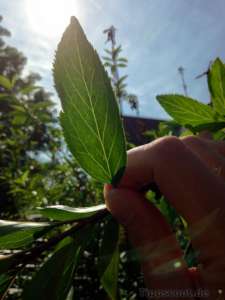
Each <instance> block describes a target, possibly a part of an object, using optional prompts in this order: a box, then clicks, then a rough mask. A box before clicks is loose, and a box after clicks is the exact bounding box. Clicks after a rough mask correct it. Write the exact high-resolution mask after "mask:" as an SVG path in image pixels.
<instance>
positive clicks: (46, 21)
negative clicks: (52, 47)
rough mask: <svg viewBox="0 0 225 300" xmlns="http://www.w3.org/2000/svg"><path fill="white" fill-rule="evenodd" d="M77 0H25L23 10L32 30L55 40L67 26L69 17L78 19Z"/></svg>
mask: <svg viewBox="0 0 225 300" xmlns="http://www.w3.org/2000/svg"><path fill="white" fill-rule="evenodd" d="M78 1H79V0H25V5H26V7H25V9H26V14H27V18H28V21H29V25H30V26H31V28H32V30H33V31H35V32H38V33H39V34H41V35H43V36H45V37H46V38H49V39H51V38H55V37H56V36H58V35H59V34H61V33H62V31H63V30H64V29H65V27H66V26H67V25H68V23H69V20H70V17H71V16H72V15H75V16H77V17H78V18H79V16H80V13H81V11H80V9H79V3H78Z"/></svg>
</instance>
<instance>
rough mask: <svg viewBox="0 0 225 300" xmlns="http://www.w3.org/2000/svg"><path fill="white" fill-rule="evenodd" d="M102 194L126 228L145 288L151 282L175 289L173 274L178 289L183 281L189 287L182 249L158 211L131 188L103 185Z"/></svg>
mask: <svg viewBox="0 0 225 300" xmlns="http://www.w3.org/2000/svg"><path fill="white" fill-rule="evenodd" d="M104 195H105V201H106V206H107V208H108V210H109V211H110V212H111V213H112V215H113V216H114V217H115V218H116V219H117V221H118V222H119V223H121V224H122V225H123V226H124V227H125V228H126V230H127V233H128V237H129V239H130V241H131V243H132V244H133V246H134V247H135V248H136V249H137V251H138V253H139V256H140V259H141V263H142V269H143V272H144V276H145V281H146V284H147V286H148V285H149V284H148V283H149V282H151V287H152V286H154V287H157V288H158V287H160V288H162V287H163V288H167V287H168V288H171V287H176V285H177V276H176V275H175V276H174V274H175V273H176V274H177V275H178V273H179V272H180V274H179V282H180V283H179V287H181V284H182V283H181V282H182V281H183V286H184V287H190V285H191V283H190V277H189V275H188V269H187V266H186V264H185V262H184V260H183V259H182V252H181V249H180V247H179V245H178V243H177V240H176V238H175V236H174V234H173V233H172V230H171V228H170V226H169V224H168V223H167V222H166V220H165V218H164V217H163V216H162V214H161V213H160V212H159V210H158V209H157V208H156V207H154V206H153V204H152V203H150V201H148V200H146V199H145V197H144V196H143V195H142V194H141V193H138V192H136V191H133V190H131V189H123V188H118V189H116V188H112V186H109V185H106V186H105V188H104ZM174 272H175V273H174ZM167 275H168V277H167ZM182 277H183V280H182ZM154 278H155V279H154ZM180 279H181V280H180Z"/></svg>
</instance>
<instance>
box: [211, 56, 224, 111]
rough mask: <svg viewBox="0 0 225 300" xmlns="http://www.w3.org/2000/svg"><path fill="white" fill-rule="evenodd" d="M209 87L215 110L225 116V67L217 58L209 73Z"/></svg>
mask: <svg viewBox="0 0 225 300" xmlns="http://www.w3.org/2000/svg"><path fill="white" fill-rule="evenodd" d="M208 86H209V91H210V93H211V97H212V103H213V108H214V109H215V110H216V111H217V112H218V113H219V114H221V115H223V116H224V115H225V65H224V64H223V63H222V61H221V60H220V59H219V58H217V59H216V60H215V62H214V63H213V64H212V66H211V68H210V70H209V73H208Z"/></svg>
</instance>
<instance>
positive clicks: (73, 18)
mask: <svg viewBox="0 0 225 300" xmlns="http://www.w3.org/2000/svg"><path fill="white" fill-rule="evenodd" d="M70 24H71V25H77V24H79V21H78V19H77V18H76V17H75V16H71V18H70Z"/></svg>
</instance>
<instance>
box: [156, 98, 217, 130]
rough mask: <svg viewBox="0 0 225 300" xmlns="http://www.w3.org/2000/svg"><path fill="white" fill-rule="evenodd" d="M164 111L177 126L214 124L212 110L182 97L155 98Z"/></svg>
mask: <svg viewBox="0 0 225 300" xmlns="http://www.w3.org/2000/svg"><path fill="white" fill-rule="evenodd" d="M156 98H157V100H158V101H159V103H160V104H161V105H162V107H163V108H164V109H165V111H166V112H167V113H168V114H169V115H170V116H171V117H172V118H173V119H174V120H175V121H177V122H178V123H179V124H181V125H184V126H185V125H191V126H192V127H195V126H198V125H202V124H210V123H215V122H216V116H215V113H214V111H213V109H212V108H211V107H210V106H208V105H206V104H203V103H200V102H198V101H196V100H194V99H191V98H189V97H184V96H182V95H159V96H157V97H156Z"/></svg>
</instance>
